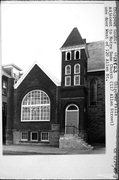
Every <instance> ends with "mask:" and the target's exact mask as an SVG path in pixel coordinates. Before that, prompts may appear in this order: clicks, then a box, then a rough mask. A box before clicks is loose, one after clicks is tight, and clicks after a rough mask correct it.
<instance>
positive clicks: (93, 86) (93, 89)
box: [90, 79, 97, 105]
mask: <svg viewBox="0 0 119 180" xmlns="http://www.w3.org/2000/svg"><path fill="white" fill-rule="evenodd" d="M96 103H97V81H96V79H92V80H91V81H90V105H96Z"/></svg>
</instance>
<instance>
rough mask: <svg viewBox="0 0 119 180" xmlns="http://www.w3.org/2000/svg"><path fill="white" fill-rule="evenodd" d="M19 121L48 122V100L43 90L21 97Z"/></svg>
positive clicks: (33, 91) (30, 92)
mask: <svg viewBox="0 0 119 180" xmlns="http://www.w3.org/2000/svg"><path fill="white" fill-rule="evenodd" d="M21 121H50V98H49V96H48V95H47V94H46V93H45V92H44V91H43V90H38V89H36V90H32V91H29V92H28V93H27V94H26V95H25V96H24V97H23V99H22V102H21Z"/></svg>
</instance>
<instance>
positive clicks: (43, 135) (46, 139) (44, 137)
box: [41, 132, 49, 142]
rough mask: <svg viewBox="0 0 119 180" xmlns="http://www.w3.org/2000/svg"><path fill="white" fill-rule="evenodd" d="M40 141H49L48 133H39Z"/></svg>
mask: <svg viewBox="0 0 119 180" xmlns="http://www.w3.org/2000/svg"><path fill="white" fill-rule="evenodd" d="M41 141H43V142H48V141H49V133H48V132H41Z"/></svg>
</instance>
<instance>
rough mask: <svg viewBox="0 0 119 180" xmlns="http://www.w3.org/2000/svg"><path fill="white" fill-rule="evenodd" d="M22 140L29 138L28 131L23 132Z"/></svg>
mask: <svg viewBox="0 0 119 180" xmlns="http://www.w3.org/2000/svg"><path fill="white" fill-rule="evenodd" d="M21 140H23V141H27V140H28V132H21Z"/></svg>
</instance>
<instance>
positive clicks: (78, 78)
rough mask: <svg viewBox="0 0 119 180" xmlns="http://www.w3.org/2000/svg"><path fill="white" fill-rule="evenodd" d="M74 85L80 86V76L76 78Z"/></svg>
mask: <svg viewBox="0 0 119 180" xmlns="http://www.w3.org/2000/svg"><path fill="white" fill-rule="evenodd" d="M74 85H80V75H77V76H74Z"/></svg>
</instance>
